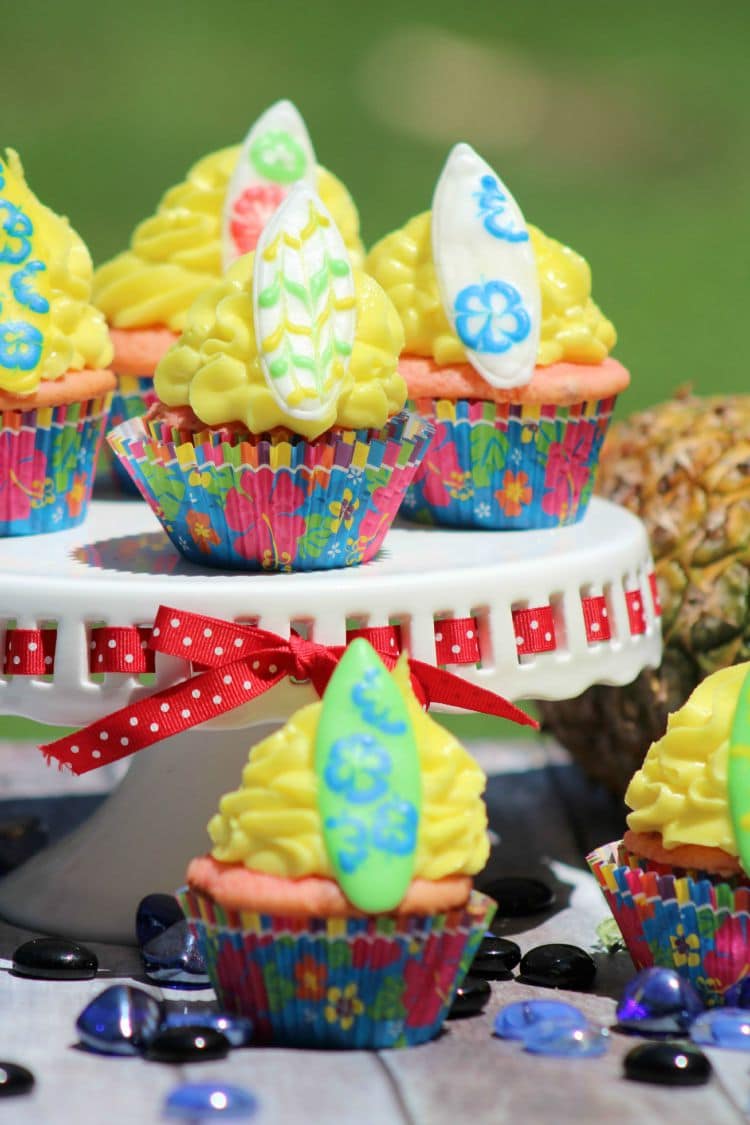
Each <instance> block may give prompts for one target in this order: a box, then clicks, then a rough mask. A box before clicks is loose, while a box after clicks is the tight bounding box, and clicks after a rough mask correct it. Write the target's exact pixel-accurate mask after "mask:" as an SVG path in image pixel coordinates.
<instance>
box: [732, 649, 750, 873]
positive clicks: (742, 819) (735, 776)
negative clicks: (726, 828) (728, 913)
mask: <svg viewBox="0 0 750 1125" xmlns="http://www.w3.org/2000/svg"><path fill="white" fill-rule="evenodd" d="M728 786H729V811H730V814H731V817H732V828H733V829H734V838H735V840H736V841H737V848H738V850H739V853H740V863H741V864H742V866H743V868H744V870H745V871H746V872H747V873H748V874H750V668H749V669H748V671H747V673H746V674H745V678H744V680H743V681H742V687H741V688H740V694H739V697H738V699H737V707H736V709H735V712H734V720H733V722H732V730H731V733H730V735H729V777H728Z"/></svg>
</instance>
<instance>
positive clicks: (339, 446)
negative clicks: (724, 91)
mask: <svg viewBox="0 0 750 1125" xmlns="http://www.w3.org/2000/svg"><path fill="white" fill-rule="evenodd" d="M402 344H403V331H402V328H401V323H400V321H399V318H398V316H397V315H396V312H395V309H394V308H393V305H392V304H391V302H390V301H389V300H388V298H387V297H386V295H385V294H384V293H383V291H382V289H381V288H380V287H379V286H378V285H377V283H376V282H374V281H373V280H372V279H371V278H369V277H368V276H367V275H366V274H364V273H362V272H360V271H359V270H357V269H355V268H354V267H353V266H352V263H351V261H350V259H349V257H348V255H347V249H346V245H345V243H344V240H343V237H342V236H341V234H340V233H339V232H338V230H337V228H336V225H335V223H334V221H333V218H332V216H331V214H330V212H329V211H328V210H327V208H326V207H325V206H324V204H323V203H322V201H321V200H320V199H319V198H318V197H317V196H316V195H315V194H314V193H313V192H312V191H311V190H310V188H309V187H307V186H306V185H304V184H298V185H296V186H295V188H294V189H293V191H292V192H291V193H290V194H289V195H288V196H287V198H286V199H285V201H284V202H283V203H282V204H281V206H280V207H279V209H278V211H277V212H276V213H275V214H274V216H273V218H272V219H271V220H270V221H269V222H268V223H267V224H266V227H265V228H264V231H263V233H262V235H261V238H260V241H259V243H258V246H257V249H256V252H255V253H254V254H253V253H250V254H246V255H243V256H242V257H241V258H238V259H237V261H236V262H235V263H234V264H233V265H232V266H230V268H229V270H228V271H227V274H226V275H225V277H224V278H222V279H221V280H220V281H217V282H215V283H214V284H213V285H211V286H209V287H208V288H207V289H206V290H205V291H204V292H203V293H202V294H201V296H200V297H199V298H198V300H197V301H196V302H195V304H194V305H193V307H192V309H191V310H190V311H189V313H188V315H187V321H186V326H185V331H184V333H183V335H182V337H181V339H180V340H179V342H178V343H177V344H176V345H175V346H174V347H173V348H172V349H171V350H170V351H169V352H168V353H167V355H166V356H164V358H163V359H162V360H161V361H160V363H159V365H158V367H157V370H156V377H155V388H156V392H157V395H158V398H159V403H158V404H157V406H155V407H154V408H152V410H151V411H150V413H149V415H148V417H147V419H146V421H145V423H144V421H143V420H142V419H134V420H132V421H131V422H130V423H123V424H122V425H121V426H119V427H118V428H117V429H116V430H115V431H114V432H112V433H110V435H109V440H110V443H111V444H112V447H113V449H114V450H115V453H116V455H117V456H118V458H119V459H120V462H121V463H122V464H123V465H124V467H125V468H126V470H127V472H128V473H129V474H130V475H131V478H132V480H133V481H134V483H135V484H136V486H137V488H138V489H139V490H140V492H141V494H142V495H143V496H144V498H145V499H146V500H147V501H148V503H149V504H150V505H151V506H152V508H153V509H154V511H155V512H156V514H157V516H158V517H159V518H160V519H161V520H162V523H163V524H164V527H165V529H166V531H167V533H168V534H169V535H170V537H171V539H172V541H173V543H174V544H175V545H176V547H177V548H178V550H180V551H181V552H182V553H183V554H184V555H185V556H186V557H187V558H189V559H191V560H192V561H194V562H198V563H201V564H206V565H209V566H221V567H230V568H235V569H242V570H260V569H263V570H320V569H327V568H330V567H338V566H351V565H354V564H357V563H360V562H366V561H368V560H369V559H371V558H372V557H373V556H374V555H375V554H376V553H377V551H378V550H379V548H380V545H381V543H382V541H383V538H384V536H385V534H386V532H387V530H388V528H389V526H390V524H391V522H392V520H393V518H394V516H395V514H396V511H397V510H398V506H399V504H400V503H401V501H402V499H403V496H404V494H405V492H406V489H407V488H408V486H409V484H410V483H411V481H412V479H413V476H414V473H415V471H416V469H417V467H418V465H419V462H420V460H421V457H422V455H423V452H424V448H425V446H426V443H427V442H428V441H429V438H430V436H431V433H432V430H431V428H430V426H429V425H428V424H426V423H425V422H423V421H422V420H421V419H420V418H418V417H415V416H411V415H408V414H406V413H404V412H402V407H403V405H404V402H405V399H406V386H405V384H404V381H403V378H402V377H401V375H400V374H399V373H398V370H397V363H398V356H399V352H400V350H401V347H402Z"/></svg>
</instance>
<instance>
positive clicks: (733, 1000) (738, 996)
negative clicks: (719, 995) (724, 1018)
mask: <svg viewBox="0 0 750 1125" xmlns="http://www.w3.org/2000/svg"><path fill="white" fill-rule="evenodd" d="M724 1003H725V1004H726V1005H727V1007H729V1008H750V977H745V979H744V980H741V981H740V982H739V984H733V985H732V986H731V988H728V989H727V990H726V992H725V993H724Z"/></svg>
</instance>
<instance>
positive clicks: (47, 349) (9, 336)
mask: <svg viewBox="0 0 750 1125" xmlns="http://www.w3.org/2000/svg"><path fill="white" fill-rule="evenodd" d="M0 251H2V253H1V254H0V337H1V339H2V348H1V349H0V389H2V390H3V391H8V392H10V393H11V394H14V395H20V396H23V395H30V394H33V393H34V392H35V391H36V390H37V388H38V387H39V384H40V382H42V380H45V381H48V380H54V379H59V378H60V376H62V375H65V374H66V373H67V372H68V371H81V370H83V369H84V368H86V367H89V368H102V367H106V366H107V364H108V363H109V362H110V360H111V359H112V345H111V343H110V339H109V334H108V332H107V325H106V323H105V321H104V317H103V316H102V314H101V313H100V312H99V311H98V309H95V308H94V306H93V305H92V304H91V303H90V302H91V282H92V275H93V267H92V264H91V258H90V256H89V252H88V250H87V249H86V247H85V245H84V243H83V241H82V240H81V239H80V238H79V236H78V235H77V234H76V232H75V231H74V230H73V229H72V227H71V226H70V223H69V222H68V220H67V219H66V218H64V217H63V216H61V215H56V214H55V213H54V212H53V211H50V209H49V207H45V206H44V204H43V203H40V202H39V200H38V199H37V198H36V196H35V195H34V193H33V192H32V191H31V189H30V188H29V186H28V184H27V183H26V180H25V178H24V173H23V167H22V165H21V161H20V159H19V157H18V155H17V153H15V152H14V151H13V150H12V149H8V150H7V152H6V154H5V157H4V159H3V160H2V162H0ZM37 355H38V359H37V358H36V357H37Z"/></svg>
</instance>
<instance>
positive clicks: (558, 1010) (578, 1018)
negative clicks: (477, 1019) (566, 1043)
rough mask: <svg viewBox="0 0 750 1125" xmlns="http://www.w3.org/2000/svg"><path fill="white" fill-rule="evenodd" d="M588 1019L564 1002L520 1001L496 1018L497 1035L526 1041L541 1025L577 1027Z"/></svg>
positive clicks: (509, 1005)
mask: <svg viewBox="0 0 750 1125" xmlns="http://www.w3.org/2000/svg"><path fill="white" fill-rule="evenodd" d="M585 1020H586V1017H585V1016H584V1014H583V1012H580V1011H579V1010H578V1008H575V1007H574V1006H573V1005H572V1004H566V1003H565V1002H564V1001H563V1000H519V1001H517V1002H516V1003H515V1004H507V1005H506V1006H505V1007H504V1008H501V1009H500V1011H499V1012H498V1013H497V1015H496V1016H495V1024H494V1027H495V1035H498V1036H499V1037H500V1038H501V1039H525V1038H526V1036H527V1035H528V1034H529V1033H530V1032H531V1031H533V1030H534V1028H535V1027H536V1026H537V1024H539V1023H545V1024H547V1025H553V1026H555V1027H560V1028H562V1027H575V1026H578V1025H579V1024H580V1023H581V1022H582V1021H583V1022H585Z"/></svg>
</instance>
